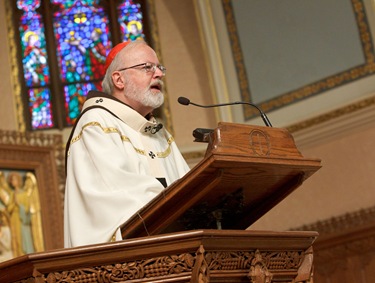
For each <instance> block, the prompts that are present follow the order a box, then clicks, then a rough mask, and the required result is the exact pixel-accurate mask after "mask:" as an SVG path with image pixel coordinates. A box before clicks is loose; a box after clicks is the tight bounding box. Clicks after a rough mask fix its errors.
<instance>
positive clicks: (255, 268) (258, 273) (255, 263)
mask: <svg viewBox="0 0 375 283" xmlns="http://www.w3.org/2000/svg"><path fill="white" fill-rule="evenodd" d="M247 276H248V277H249V279H250V282H251V283H271V280H272V277H273V275H272V273H271V272H269V270H268V268H267V264H266V263H265V262H264V260H263V257H262V254H261V253H260V252H259V250H257V251H256V252H255V254H254V258H253V260H252V261H251V266H250V271H249V274H248V275H247Z"/></svg>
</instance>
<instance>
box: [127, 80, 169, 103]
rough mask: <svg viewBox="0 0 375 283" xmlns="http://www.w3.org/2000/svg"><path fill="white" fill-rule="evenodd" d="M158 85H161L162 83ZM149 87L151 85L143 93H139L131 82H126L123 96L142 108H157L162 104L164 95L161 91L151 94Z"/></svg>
mask: <svg viewBox="0 0 375 283" xmlns="http://www.w3.org/2000/svg"><path fill="white" fill-rule="evenodd" d="M160 85H163V82H162V81H161V82H160ZM150 87H151V85H150V86H148V88H147V89H146V90H145V91H139V90H138V89H137V88H136V87H135V85H134V83H133V82H132V81H128V80H126V87H125V95H126V96H127V97H128V98H130V99H132V100H135V101H137V102H139V103H141V104H142V105H144V106H147V107H152V108H153V109H156V108H159V107H160V106H161V105H163V103H164V94H163V93H162V92H161V91H160V92H158V93H153V92H152V90H151V88H150Z"/></svg>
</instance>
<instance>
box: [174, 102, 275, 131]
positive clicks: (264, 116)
mask: <svg viewBox="0 0 375 283" xmlns="http://www.w3.org/2000/svg"><path fill="white" fill-rule="evenodd" d="M177 101H178V103H180V104H182V105H186V106H187V105H189V104H191V105H194V106H198V107H202V108H211V107H220V106H228V105H238V104H243V105H250V106H253V107H255V108H256V109H258V111H259V113H260V116H261V117H262V120H263V122H264V124H265V125H266V126H267V127H272V124H271V122H270V120H268V117H267V116H266V114H265V113H264V112H263V111H262V109H260V108H259V107H258V106H257V105H255V104H253V103H250V102H244V101H235V102H229V103H220V104H211V105H200V104H196V103H194V102H191V101H190V99H188V98H186V97H183V96H180V97H179V98H178V100H177Z"/></svg>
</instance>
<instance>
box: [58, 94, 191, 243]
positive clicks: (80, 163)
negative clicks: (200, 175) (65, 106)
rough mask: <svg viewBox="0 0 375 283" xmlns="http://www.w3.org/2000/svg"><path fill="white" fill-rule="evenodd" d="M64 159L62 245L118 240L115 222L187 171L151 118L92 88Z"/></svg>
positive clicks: (176, 151) (166, 134)
mask: <svg viewBox="0 0 375 283" xmlns="http://www.w3.org/2000/svg"><path fill="white" fill-rule="evenodd" d="M66 158H67V159H66V165H67V171H66V172H67V179H66V191H65V208H64V245H65V247H76V246H81V245H88V244H96V243H102V242H109V241H111V239H115V240H121V239H122V237H121V231H120V229H119V226H120V225H121V224H123V223H124V222H125V221H126V220H128V219H129V218H130V217H131V216H133V215H134V214H135V213H136V212H137V211H138V210H139V209H140V208H142V207H143V206H144V205H145V204H147V203H148V202H149V201H150V200H151V199H153V198H154V197H155V196H156V195H158V194H159V193H160V192H161V191H162V190H163V189H164V187H165V186H168V185H170V184H171V183H173V182H174V181H175V180H177V179H179V178H181V177H182V176H184V175H185V173H186V172H188V171H189V167H188V165H187V164H186V162H185V160H184V159H183V157H182V155H181V153H180V151H179V150H178V148H177V146H176V144H175V142H174V140H173V137H172V136H171V135H170V134H169V133H168V132H167V131H166V130H165V129H163V128H162V125H161V124H158V123H157V121H156V120H155V119H154V118H153V117H151V118H150V119H149V120H147V119H146V118H144V117H143V116H141V115H140V114H139V113H138V112H136V111H134V110H133V109H132V108H130V107H129V106H127V105H125V104H124V103H122V102H120V101H118V100H117V99H115V98H113V97H112V96H109V95H106V94H104V93H101V92H96V91H92V92H90V93H89V95H88V99H87V100H86V102H85V104H84V106H83V109H82V113H81V115H80V117H79V119H78V121H77V123H76V126H75V128H74V129H73V131H72V135H71V137H70V139H69V141H68V144H67V156H66ZM162 183H164V185H163V184H162Z"/></svg>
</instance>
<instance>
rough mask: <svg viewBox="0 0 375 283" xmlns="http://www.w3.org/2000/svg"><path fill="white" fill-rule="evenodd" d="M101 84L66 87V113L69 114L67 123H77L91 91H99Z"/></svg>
mask: <svg viewBox="0 0 375 283" xmlns="http://www.w3.org/2000/svg"><path fill="white" fill-rule="evenodd" d="M99 87H100V83H99V82H96V83H82V84H79V83H77V84H70V85H66V86H65V87H64V93H65V111H66V113H68V117H67V118H66V119H67V122H68V123H69V124H70V125H71V124H73V123H74V122H75V120H76V119H77V117H78V116H79V113H80V112H81V108H82V105H83V102H84V101H85V99H86V95H87V93H88V92H89V91H90V90H98V88H99Z"/></svg>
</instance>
